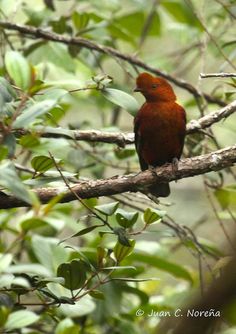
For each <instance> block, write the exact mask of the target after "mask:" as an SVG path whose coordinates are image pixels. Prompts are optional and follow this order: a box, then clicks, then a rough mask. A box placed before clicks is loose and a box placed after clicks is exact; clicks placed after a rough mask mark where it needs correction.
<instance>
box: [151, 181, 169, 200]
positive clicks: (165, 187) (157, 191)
mask: <svg viewBox="0 0 236 334" xmlns="http://www.w3.org/2000/svg"><path fill="white" fill-rule="evenodd" d="M148 190H149V191H150V193H151V194H152V195H153V196H155V197H167V196H169V195H170V186H169V183H156V184H154V185H153V186H151V187H150V188H148Z"/></svg>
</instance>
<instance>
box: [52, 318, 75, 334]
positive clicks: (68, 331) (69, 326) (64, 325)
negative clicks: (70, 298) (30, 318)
mask: <svg viewBox="0 0 236 334" xmlns="http://www.w3.org/2000/svg"><path fill="white" fill-rule="evenodd" d="M78 333H79V327H78V325H76V324H74V322H73V321H72V320H71V319H70V318H65V319H63V320H62V321H60V322H59V324H58V325H57V327H56V331H55V334H78Z"/></svg>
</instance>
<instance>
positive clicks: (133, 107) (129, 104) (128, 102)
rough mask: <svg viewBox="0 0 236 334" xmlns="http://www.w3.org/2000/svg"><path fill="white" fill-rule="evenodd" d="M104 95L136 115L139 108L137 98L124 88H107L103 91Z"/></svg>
mask: <svg viewBox="0 0 236 334" xmlns="http://www.w3.org/2000/svg"><path fill="white" fill-rule="evenodd" d="M102 93H103V95H104V96H105V98H106V99H107V100H109V101H110V102H112V103H114V104H116V105H118V106H120V107H122V108H123V109H125V110H126V111H128V113H130V114H131V115H132V116H135V115H136V114H137V112H138V110H139V105H138V102H137V101H136V100H135V98H134V97H133V96H131V95H129V94H128V93H125V92H123V91H122V90H118V89H114V88H106V89H104V90H103V91H102Z"/></svg>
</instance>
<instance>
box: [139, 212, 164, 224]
mask: <svg viewBox="0 0 236 334" xmlns="http://www.w3.org/2000/svg"><path fill="white" fill-rule="evenodd" d="M165 214H166V212H165V211H160V210H155V209H150V208H147V209H146V210H145V212H144V214H143V220H144V222H145V224H147V225H150V224H153V223H156V222H157V223H159V222H160V221H161V219H162V218H163V216H164V215H165Z"/></svg>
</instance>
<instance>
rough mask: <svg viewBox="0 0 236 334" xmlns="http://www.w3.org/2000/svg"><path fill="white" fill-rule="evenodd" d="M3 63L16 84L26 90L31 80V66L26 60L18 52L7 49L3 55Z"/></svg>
mask: <svg viewBox="0 0 236 334" xmlns="http://www.w3.org/2000/svg"><path fill="white" fill-rule="evenodd" d="M5 65H6V69H7V72H8V74H9V76H10V77H11V78H12V80H13V81H14V82H15V84H16V86H17V87H19V88H21V89H23V90H24V91H27V90H28V89H29V88H30V86H31V82H32V78H31V67H30V64H29V63H28V61H27V60H26V59H25V58H24V57H23V56H22V55H21V54H20V53H19V52H17V51H8V52H7V53H6V55H5Z"/></svg>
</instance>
